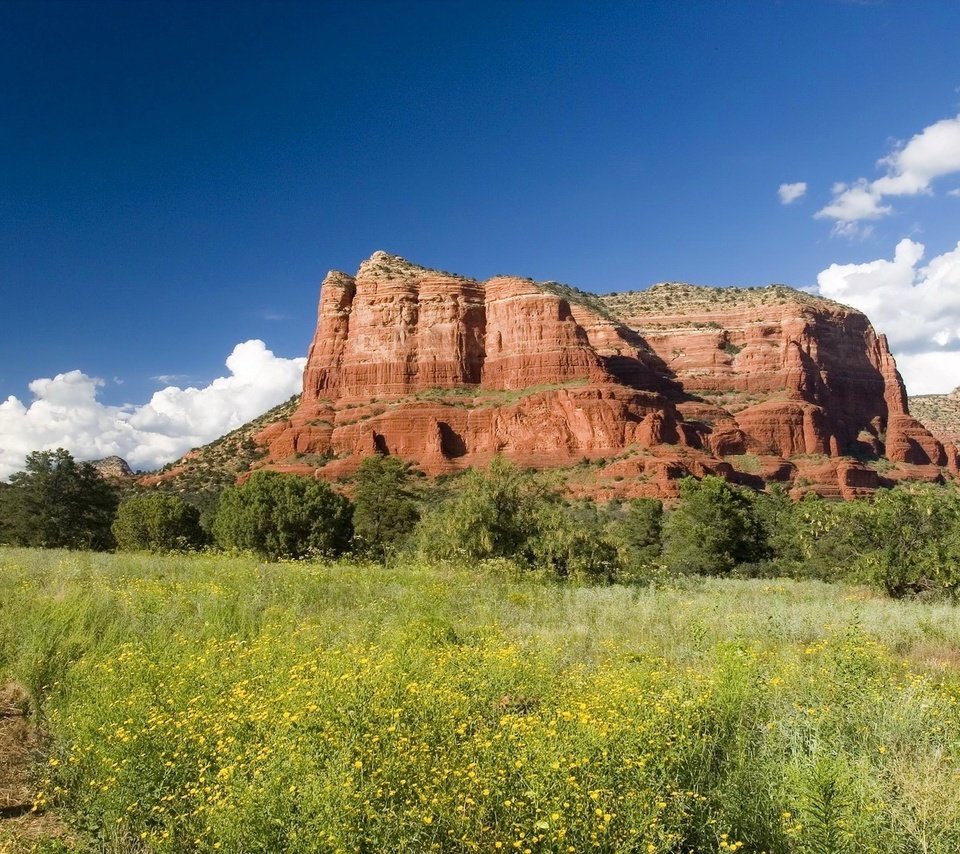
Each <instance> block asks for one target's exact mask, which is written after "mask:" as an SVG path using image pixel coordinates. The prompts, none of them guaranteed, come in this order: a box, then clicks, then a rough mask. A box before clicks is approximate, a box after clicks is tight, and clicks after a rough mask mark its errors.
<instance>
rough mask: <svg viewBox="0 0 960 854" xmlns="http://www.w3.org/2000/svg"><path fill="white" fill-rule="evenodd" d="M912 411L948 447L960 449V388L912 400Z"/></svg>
mask: <svg viewBox="0 0 960 854" xmlns="http://www.w3.org/2000/svg"><path fill="white" fill-rule="evenodd" d="M910 411H911V412H912V413H913V414H914V415H915V416H916V417H917V419H919V420H920V421H921V422H923V425H924V426H925V427H927V429H929V430H930V432H931V433H933V435H934V436H936V437H937V438H938V439H939V440H940V441H941V442H943V443H944V445H946V446H947V447H954V448H957V447H960V388H955V389H954V390H953V391H951V392H950V393H949V394H921V395H918V396H916V397H911V398H910Z"/></svg>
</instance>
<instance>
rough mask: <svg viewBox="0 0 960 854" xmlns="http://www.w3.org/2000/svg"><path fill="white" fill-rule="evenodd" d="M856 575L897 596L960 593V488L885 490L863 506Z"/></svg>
mask: <svg viewBox="0 0 960 854" xmlns="http://www.w3.org/2000/svg"><path fill="white" fill-rule="evenodd" d="M859 509H860V512H859V514H858V517H859V518H858V521H859V523H860V524H859V525H858V526H857V527H858V529H859V530H858V531H857V533H858V534H859V537H858V539H859V545H860V549H859V551H860V553H859V555H858V558H857V561H856V564H855V573H856V575H857V576H859V578H860V579H861V580H865V581H867V582H869V583H871V584H873V585H874V586H876V587H878V588H881V589H883V590H885V591H886V592H887V593H888V594H889V595H890V596H892V597H894V598H895V599H899V598H902V597H904V596H909V595H915V594H919V593H946V594H951V595H955V594H956V592H957V589H958V587H960V569H958V567H960V498H958V495H957V492H956V490H955V489H953V488H950V489H944V488H941V487H936V486H930V485H920V484H909V485H902V486H898V487H896V488H894V489H882V490H879V491H878V492H877V494H876V495H875V496H874V498H873V499H872V501H870V502H869V503H863V504H862V505H861V507H860V508H859Z"/></svg>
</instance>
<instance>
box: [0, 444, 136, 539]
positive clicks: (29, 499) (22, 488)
mask: <svg viewBox="0 0 960 854" xmlns="http://www.w3.org/2000/svg"><path fill="white" fill-rule="evenodd" d="M116 509H117V491H116V489H115V488H114V487H113V486H111V485H110V484H109V483H107V482H106V481H105V480H104V479H103V478H102V477H100V475H99V474H98V473H97V470H96V469H95V468H94V467H93V466H92V465H91V464H90V463H78V462H76V461H75V460H74V459H73V457H72V456H71V455H70V453H69V452H68V451H65V450H64V449H63V448H57V450H55V451H34V452H33V453H31V454H29V455H28V456H27V458H26V463H25V466H24V470H23V471H20V472H17V473H16V474H14V475H12V476H11V477H10V484H9V486H8V487H7V488H5V489H4V490H2V492H0V519H2V520H3V525H2V528H0V535H2V537H3V539H4V540H5V541H6V542H7V543H9V544H10V545H19V546H39V547H43V548H69V549H98V550H105V549H110V548H113V534H112V533H111V531H110V525H111V523H112V522H113V515H114V512H115V511H116Z"/></svg>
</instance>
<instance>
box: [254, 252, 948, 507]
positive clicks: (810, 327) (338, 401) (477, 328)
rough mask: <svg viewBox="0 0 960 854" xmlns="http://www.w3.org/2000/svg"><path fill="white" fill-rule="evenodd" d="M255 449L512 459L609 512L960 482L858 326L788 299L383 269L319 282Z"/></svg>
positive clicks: (436, 469) (817, 304)
mask: <svg viewBox="0 0 960 854" xmlns="http://www.w3.org/2000/svg"><path fill="white" fill-rule="evenodd" d="M252 438H253V441H254V442H255V443H256V444H257V445H258V446H259V447H260V448H261V449H263V451H264V452H265V455H264V456H263V458H262V459H258V460H256V461H251V464H252V465H265V466H268V467H270V468H273V469H278V470H282V471H292V472H298V473H302V474H308V475H316V476H319V477H324V478H333V479H335V478H338V477H342V476H344V475H347V474H349V473H350V472H352V471H353V469H355V467H356V466H357V465H358V464H359V461H360V459H362V457H363V456H364V455H367V454H372V453H378V452H379V453H390V454H397V455H400V456H402V457H404V458H408V459H412V460H415V461H416V462H417V463H418V464H419V465H420V466H421V468H423V469H424V470H425V471H426V472H427V473H428V474H433V475H436V474H443V473H450V472H455V471H457V470H460V469H463V468H465V467H467V466H471V465H483V464H485V463H486V462H488V461H489V460H490V459H492V457H493V456H494V455H496V454H504V455H505V456H507V457H509V458H511V459H514V460H516V461H518V462H520V463H522V464H524V465H532V466H536V467H541V468H558V469H562V470H564V471H565V472H566V474H567V481H568V485H569V487H570V490H571V492H574V493H580V494H588V495H593V496H596V497H601V498H609V497H614V496H631V495H661V496H669V495H671V494H673V493H674V492H675V489H676V483H675V482H676V479H677V478H679V477H681V476H683V475H685V474H688V473H693V474H697V475H703V474H706V473H710V472H714V473H718V474H721V475H723V476H726V477H729V478H731V479H734V480H737V481H739V482H743V483H748V484H751V485H754V486H758V487H761V486H763V485H764V484H765V483H768V482H771V481H779V482H782V483H783V484H784V485H786V486H788V487H790V488H792V489H793V491H794V493H795V494H801V493H802V492H804V491H806V490H810V489H814V490H816V491H818V492H820V493H822V494H825V495H832V496H843V497H852V496H855V495H859V494H864V493H868V492H869V491H871V490H872V489H875V488H877V487H878V486H881V485H884V484H889V483H892V482H894V481H896V480H898V479H901V478H912V479H923V480H936V479H939V478H941V477H942V476H943V472H944V471H945V470H948V469H949V470H954V471H955V470H956V452H955V451H954V450H953V448H952V447H951V448H949V449H948V450H945V449H944V447H943V445H942V444H941V442H940V441H938V440H937V439H936V438H935V437H934V436H933V435H931V433H930V432H929V431H928V430H927V429H926V428H925V427H924V426H923V425H922V424H921V423H920V422H919V421H917V420H916V419H914V418H913V417H911V415H910V414H909V410H908V407H907V398H906V393H905V390H904V387H903V383H902V381H901V379H900V376H899V374H898V373H897V370H896V365H895V363H894V360H893V357H892V356H891V355H890V352H889V350H888V348H887V343H886V340H885V338H884V337H883V336H878V335H876V333H875V332H874V330H873V328H872V327H871V326H870V323H869V321H868V320H867V318H866V317H865V316H864V315H863V314H861V313H860V312H857V311H855V310H853V309H850V308H847V307H845V306H842V305H839V304H837V303H833V302H831V301H828V300H825V299H820V298H817V297H812V296H810V295H808V294H804V293H801V292H799V291H795V290H793V289H791V288H787V287H784V286H774V287H769V288H757V289H736V288H724V289H716V288H701V287H693V286H690V285H678V284H665V285H658V286H654V287H653V288H650V289H649V290H647V291H642V292H634V293H627V294H609V295H605V296H600V297H598V296H594V295H590V294H584V293H581V292H579V291H576V290H575V289H572V288H568V287H565V286H562V285H557V284H555V283H545V284H544V283H536V282H533V281H532V280H529V279H521V278H515V277H507V276H498V277H495V278H493V279H489V280H487V281H485V282H478V281H475V280H473V279H469V278H464V277H462V276H457V275H454V274H451V273H444V272H440V271H436V270H429V269H426V268H423V267H419V266H417V265H415V264H411V263H410V262H408V261H405V260H403V259H402V258H398V257H396V256H392V255H388V254H387V253H384V252H377V253H374V255H373V256H371V257H370V258H369V259H368V260H366V261H364V262H363V263H362V264H361V265H360V268H359V270H358V272H357V274H356V275H355V276H350V275H347V274H345V273H340V272H332V273H330V274H329V275H328V276H327V278H326V279H325V281H324V283H323V287H322V290H321V297H320V305H319V311H318V319H317V330H316V334H315V336H314V339H313V343H312V344H311V346H310V351H309V356H308V361H307V366H306V370H305V372H304V385H303V394H302V397H301V399H300V402H299V405H298V406H297V408H296V410H295V411H293V412H292V413H291V414H289V416H288V417H282V418H279V419H277V420H276V421H275V422H274V423H272V424H269V426H266V427H265V429H263V430H262V431H260V432H259V433H256V434H254V435H253V437H252Z"/></svg>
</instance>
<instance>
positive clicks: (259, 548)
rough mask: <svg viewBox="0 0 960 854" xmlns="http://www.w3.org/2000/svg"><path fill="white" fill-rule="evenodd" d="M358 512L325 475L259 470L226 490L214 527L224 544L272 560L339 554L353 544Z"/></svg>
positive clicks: (217, 536) (219, 541)
mask: <svg viewBox="0 0 960 854" xmlns="http://www.w3.org/2000/svg"><path fill="white" fill-rule="evenodd" d="M352 512H353V508H352V506H351V504H350V502H349V501H348V500H347V499H346V498H344V497H343V496H342V495H339V494H338V493H336V492H334V491H333V490H332V489H331V488H330V486H329V485H328V484H326V483H324V482H323V481H320V480H311V479H310V478H305V477H300V476H298V475H289V474H280V473H279V472H272V471H259V472H255V473H254V474H253V475H251V477H250V478H249V479H248V480H247V481H246V482H245V483H244V484H243V485H242V486H232V487H228V488H227V489H225V490H224V491H223V494H222V495H221V498H220V504H219V507H218V508H217V515H216V518H215V519H214V523H213V533H214V536H215V537H216V540H217V543H218V544H219V545H220V546H222V547H224V548H238V549H248V550H250V551H253V552H256V553H257V554H260V555H262V556H263V557H266V558H269V559H270V560H277V559H280V558H293V559H297V558H304V557H310V556H321V555H322V556H335V555H339V554H342V553H343V552H345V551H347V549H348V548H349V547H350V538H351V537H352V535H353V523H352V520H351V517H352Z"/></svg>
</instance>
